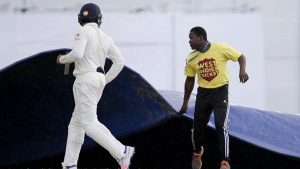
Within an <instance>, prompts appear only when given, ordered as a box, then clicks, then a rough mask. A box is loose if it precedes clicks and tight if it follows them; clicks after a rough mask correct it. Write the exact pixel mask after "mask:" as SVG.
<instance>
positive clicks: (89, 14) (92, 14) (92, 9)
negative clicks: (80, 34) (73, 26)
mask: <svg viewBox="0 0 300 169" xmlns="http://www.w3.org/2000/svg"><path fill="white" fill-rule="evenodd" d="M101 20H102V14H101V10H100V8H99V6H98V5H96V4H93V3H87V4H85V5H83V6H82V7H81V9H80V12H79V14H78V22H79V23H80V25H82V24H83V23H89V22H95V23H97V24H98V26H100V25H101V23H102V21H101Z"/></svg>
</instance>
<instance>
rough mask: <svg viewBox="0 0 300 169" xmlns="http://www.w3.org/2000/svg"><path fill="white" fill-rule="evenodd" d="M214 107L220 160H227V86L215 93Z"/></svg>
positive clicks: (228, 105) (228, 106)
mask: <svg viewBox="0 0 300 169" xmlns="http://www.w3.org/2000/svg"><path fill="white" fill-rule="evenodd" d="M212 104H213V105H214V117H215V126H216V131H217V136H218V142H219V149H220V155H221V160H226V161H228V160H229V132H228V116H229V108H230V104H229V102H228V85H225V86H222V87H221V88H220V89H219V90H218V91H217V93H216V95H215V97H214V99H213V101H212Z"/></svg>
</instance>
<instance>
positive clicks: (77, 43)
mask: <svg viewBox="0 0 300 169" xmlns="http://www.w3.org/2000/svg"><path fill="white" fill-rule="evenodd" d="M86 44H87V37H86V35H85V34H84V32H83V31H80V32H78V33H76V35H75V40H74V47H73V49H72V51H71V52H69V53H68V54H66V55H62V54H60V55H58V56H57V59H56V62H57V63H58V64H65V63H72V62H75V61H76V60H78V59H81V58H82V57H83V53H84V50H85V46H86Z"/></svg>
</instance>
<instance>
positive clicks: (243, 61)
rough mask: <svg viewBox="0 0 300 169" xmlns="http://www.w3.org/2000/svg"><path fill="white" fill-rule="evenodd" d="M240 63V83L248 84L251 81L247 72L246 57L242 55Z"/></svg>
mask: <svg viewBox="0 0 300 169" xmlns="http://www.w3.org/2000/svg"><path fill="white" fill-rule="evenodd" d="M238 61H239V65H240V73H239V78H240V82H241V83H246V82H247V81H248V79H249V76H248V74H247V72H246V57H245V56H244V55H243V54H241V56H240V57H239V59H238Z"/></svg>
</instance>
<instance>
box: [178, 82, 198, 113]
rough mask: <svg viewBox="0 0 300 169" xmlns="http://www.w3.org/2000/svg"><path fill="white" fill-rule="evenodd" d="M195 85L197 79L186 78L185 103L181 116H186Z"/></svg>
mask: <svg viewBox="0 0 300 169" xmlns="http://www.w3.org/2000/svg"><path fill="white" fill-rule="evenodd" d="M194 84H195V77H186V79H185V83H184V97H183V103H182V106H181V109H180V111H179V114H184V113H186V111H187V108H188V104H189V99H190V96H191V93H192V91H193V89H194Z"/></svg>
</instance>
